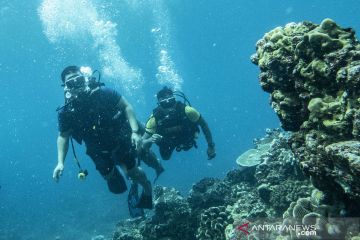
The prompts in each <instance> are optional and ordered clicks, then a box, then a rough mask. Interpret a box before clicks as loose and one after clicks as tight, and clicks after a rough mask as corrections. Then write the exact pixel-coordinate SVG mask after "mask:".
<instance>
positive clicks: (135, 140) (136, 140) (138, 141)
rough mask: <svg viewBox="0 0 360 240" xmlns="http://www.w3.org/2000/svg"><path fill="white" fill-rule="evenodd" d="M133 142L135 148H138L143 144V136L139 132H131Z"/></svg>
mask: <svg viewBox="0 0 360 240" xmlns="http://www.w3.org/2000/svg"><path fill="white" fill-rule="evenodd" d="M131 143H132V145H134V146H135V149H136V150H138V149H139V148H140V146H141V136H140V135H139V134H138V133H134V132H133V133H132V134H131Z"/></svg>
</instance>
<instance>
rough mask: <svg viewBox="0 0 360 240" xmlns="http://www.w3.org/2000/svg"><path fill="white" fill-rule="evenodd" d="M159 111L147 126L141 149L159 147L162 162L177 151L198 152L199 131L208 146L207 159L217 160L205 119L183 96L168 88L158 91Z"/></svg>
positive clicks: (156, 109)
mask: <svg viewBox="0 0 360 240" xmlns="http://www.w3.org/2000/svg"><path fill="white" fill-rule="evenodd" d="M175 96H178V97H182V98H183V99H184V102H183V103H182V102H180V101H177V100H176V99H175ZM156 97H157V100H158V107H157V108H155V109H154V110H153V113H152V115H151V116H150V118H149V120H148V121H147V123H146V127H145V130H146V132H145V134H144V135H143V148H145V149H148V148H150V146H151V144H152V143H156V144H157V145H158V146H159V150H160V155H161V157H162V159H164V160H169V159H170V157H171V155H172V152H173V151H174V150H176V151H177V152H180V151H188V150H189V149H191V148H192V147H195V148H197V145H196V139H197V138H198V135H199V133H200V129H199V126H200V127H201V129H202V131H203V133H204V135H205V138H206V141H207V144H208V148H207V155H208V159H209V160H210V159H213V158H214V157H215V156H216V152H215V144H214V142H213V139H212V136H211V131H210V129H209V127H208V124H207V123H206V121H205V119H204V118H203V117H202V116H201V115H200V113H199V112H198V111H197V110H196V109H195V108H193V107H191V105H190V102H189V101H188V100H187V98H186V96H185V95H184V93H182V92H180V91H173V90H171V89H170V88H168V87H164V88H163V89H161V90H160V91H159V92H158V93H157V95H156Z"/></svg>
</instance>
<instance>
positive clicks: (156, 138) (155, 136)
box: [151, 133, 163, 143]
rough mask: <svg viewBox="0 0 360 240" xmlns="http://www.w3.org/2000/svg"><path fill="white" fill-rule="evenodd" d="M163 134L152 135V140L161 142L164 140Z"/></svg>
mask: <svg viewBox="0 0 360 240" xmlns="http://www.w3.org/2000/svg"><path fill="white" fill-rule="evenodd" d="M162 138H163V136H161V135H160V134H157V133H154V134H153V135H152V136H151V142H153V143H159V142H160V141H161V140H162Z"/></svg>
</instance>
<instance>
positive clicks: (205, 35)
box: [0, 0, 360, 240]
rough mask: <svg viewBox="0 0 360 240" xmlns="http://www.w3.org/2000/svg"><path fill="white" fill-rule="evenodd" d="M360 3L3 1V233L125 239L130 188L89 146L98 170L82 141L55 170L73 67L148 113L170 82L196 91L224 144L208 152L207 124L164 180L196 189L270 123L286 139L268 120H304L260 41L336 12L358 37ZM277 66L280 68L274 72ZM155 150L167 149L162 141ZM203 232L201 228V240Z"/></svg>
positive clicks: (169, 165) (1, 236)
mask: <svg viewBox="0 0 360 240" xmlns="http://www.w3.org/2000/svg"><path fill="white" fill-rule="evenodd" d="M359 12H360V2H359V1H355V0H343V1H336V0H327V1H325V0H314V1H295V0H290V1H286V0H273V1H267V0H255V1H243V0H238V1H230V0H222V1H219V0H121V1H114V0H113V1H105V0H34V1H20V0H12V1H10V0H1V4H0V40H1V47H0V78H1V80H0V83H1V90H2V93H1V101H0V114H1V121H0V134H1V135H0V136H1V138H0V150H1V153H0V159H1V161H0V186H1V187H0V240H15V239H17V240H18V239H23V240H35V239H58V240H60V239H61V240H64V239H79V240H85V239H89V240H90V239H96V238H95V237H98V239H116V238H115V237H114V238H112V237H113V232H114V230H115V227H116V224H117V223H118V222H119V221H121V220H124V219H127V218H129V213H128V207H127V194H126V193H125V194H122V195H114V194H111V193H110V192H109V191H108V189H107V186H106V182H105V181H104V180H103V178H102V177H101V176H100V174H99V173H98V172H97V171H96V169H95V166H94V164H93V162H92V161H91V160H90V159H89V157H88V156H87V155H86V154H85V148H84V146H83V145H78V144H75V148H76V151H77V154H78V156H79V159H80V162H81V165H82V166H83V167H84V168H86V169H88V171H89V175H88V177H87V178H86V180H85V181H80V180H78V178H77V174H78V168H77V166H76V163H75V162H74V160H73V156H72V153H71V151H70V150H71V149H70V150H69V153H68V156H67V160H66V164H65V169H64V173H63V176H62V177H61V179H60V181H59V182H58V183H56V182H54V180H53V179H52V173H53V169H54V167H55V166H56V163H57V149H56V138H57V136H58V126H57V124H58V122H57V121H58V120H57V112H56V108H57V107H58V106H62V105H63V104H64V92H63V87H62V86H61V78H60V74H61V71H62V70H63V69H64V68H65V67H66V66H69V65H78V66H90V67H91V68H92V69H93V70H95V69H96V70H99V71H100V72H101V81H102V82H104V83H105V84H106V86H109V87H112V88H115V89H116V90H117V91H119V92H120V94H122V95H123V96H125V97H126V98H127V100H128V101H129V102H130V103H131V104H132V105H133V107H134V110H135V113H136V116H137V118H138V119H139V120H140V121H141V122H142V123H146V121H147V119H148V118H149V116H150V114H151V113H152V111H153V109H154V108H155V107H156V106H157V100H156V97H155V94H156V93H157V92H158V91H159V90H160V89H161V88H162V87H163V86H169V87H171V88H173V89H176V90H181V91H182V92H184V93H185V94H186V96H187V97H188V99H189V100H190V102H191V104H192V106H194V107H195V108H196V109H197V110H198V111H199V112H200V113H201V115H202V116H203V117H204V118H205V119H206V121H207V123H208V124H209V127H210V129H211V131H212V135H213V139H214V142H215V145H216V154H217V155H216V158H215V159H213V160H208V159H207V155H206V149H207V144H206V141H205V138H204V136H203V133H201V135H200V137H199V140H198V148H197V149H191V150H190V151H186V152H179V153H178V152H174V154H173V156H172V158H171V160H169V161H162V164H163V166H164V168H165V172H164V173H163V174H162V175H161V176H160V177H159V179H158V180H157V182H156V185H159V186H163V187H169V188H170V187H174V188H175V189H176V190H178V191H179V192H180V193H181V194H182V195H183V196H184V197H186V196H187V195H188V194H189V192H190V190H191V189H192V186H193V185H194V184H196V183H197V182H198V181H200V180H201V179H203V178H205V177H209V178H220V179H221V178H224V177H225V176H228V175H227V173H228V172H229V171H230V170H233V169H238V168H239V166H238V164H237V162H236V159H237V158H238V156H239V155H241V154H242V153H244V152H246V151H247V150H248V149H250V148H253V147H254V139H257V138H262V137H263V136H264V135H265V134H266V132H267V134H268V135H270V136H275V138H277V139H280V140H278V141H279V142H280V143H281V142H282V141H283V138H285V137H283V135H281V134H280V133H278V132H277V131H275V133H273V132H272V131H271V130H267V131H266V129H274V128H280V126H281V124H282V125H283V126H284V125H286V124H288V125H286V126H287V129H285V130H291V131H293V130H294V129H295V128H296V127H295V128H294V129H291V126H290V127H289V124H290V125H291V124H293V122H291V121H290V123H289V122H286V117H284V116H283V117H284V118H281V114H280V113H279V112H281V111H280V110H283V109H282V108H281V107H280V110H279V111H278V112H276V113H275V111H274V110H273V108H272V107H274V106H276V103H275V105H274V103H273V104H272V105H271V104H270V100H269V99H270V96H269V93H270V94H273V92H272V91H270V90H269V89H276V86H275V87H274V86H272V85H271V81H270V83H269V82H266V81H265V80H264V79H261V78H260V80H261V81H260V80H259V73H260V71H259V68H258V67H257V66H256V65H254V64H253V63H255V64H257V65H259V66H260V69H261V67H262V66H264V65H265V64H264V65H261V60H260V61H258V62H256V60H255V61H254V59H252V60H253V63H252V62H251V60H250V57H251V56H252V55H253V54H254V53H256V51H257V50H258V49H260V48H261V47H263V45H261V44H259V45H258V49H256V44H257V42H258V41H259V40H260V39H262V38H263V37H264V35H265V34H266V33H267V32H270V31H271V30H273V29H275V28H276V27H278V26H285V25H286V24H288V23H291V22H294V23H299V22H303V21H309V22H312V23H314V24H320V23H321V22H322V21H323V20H324V19H326V18H330V19H332V20H333V21H335V22H336V23H337V24H338V25H339V26H341V27H343V28H352V29H353V30H354V31H355V37H357V34H356V33H357V32H358V31H360V22H359V19H358V13H359ZM306 26H308V25H306ZM308 27H309V26H308ZM304 28H305V27H304ZM313 29H315V26H313V27H311V26H310V27H309V29H307V30H309V31H310V30H313ZM304 31H305V30H304ZM264 41H265V40H264ZM261 49H262V48H261ZM264 52H266V50H264ZM261 54H262V53H260V52H257V55H258V57H259V59H261V57H263V56H262V55H261ZM259 59H258V60H259ZM259 62H260V64H259ZM261 70H263V69H261ZM267 74H269V75H266V76H267V77H268V78H267V79H270V78H269V76H273V74H274V72H267ZM260 84H261V86H260ZM267 84H268V85H267ZM275 85H276V84H275ZM264 86H270V87H269V89H266V87H264ZM262 87H263V88H262ZM263 89H264V90H268V91H267V92H265V91H263ZM279 91H280V90H279ZM284 94H285V95H286V92H285V93H284ZM271 96H274V95H271ZM273 100H274V98H273ZM319 101H320V100H319ZM274 102H276V101H275V100H274ZM314 104H315V103H314ZM321 104H324V103H321ZM325 105H326V104H325ZM275 108H276V107H275ZM314 108H315V107H314ZM306 109H307V108H306ZM277 114H278V115H280V117H278V116H277ZM279 119H280V120H279ZM271 134H273V135H271ZM279 134H280V135H279ZM278 135H279V136H280V137H279V136H278ZM344 135H346V134H344ZM284 141H285V140H284ZM299 141H300V140H299ZM255 142H256V141H255ZM256 143H257V144H259V142H256ZM261 144H262V143H261ZM264 144H265V143H264ZM152 149H153V150H154V151H155V153H156V154H157V155H158V157H160V155H159V152H158V148H157V146H153V147H152ZM279 149H281V147H278V148H276V149H275V150H274V152H276V151H280V150H279ZM329 151H331V149H330V150H329ZM280 158H281V157H279V159H280ZM301 161H303V159H302V160H301ZM303 162H305V163H306V161H305V160H304V161H303ZM310 165H311V164H310ZM142 167H143V169H144V170H145V172H146V174H147V175H148V177H149V178H150V179H153V178H154V177H155V174H154V171H153V169H151V168H149V167H147V166H146V165H145V164H142ZM310 175H311V174H310ZM249 188H250V187H249ZM261 189H262V188H261ZM169 191H170V190H169ZM309 191H310V190H309ZM169 194H174V193H171V191H170V193H169ZM224 196H225V195H224ZM190 202H191V201H190ZM287 208H288V206H286V207H279V209H281V210H284V211H285V210H286V209H287ZM209 211H211V210H209ZM279 211H280V210H279ZM284 211H283V212H284ZM148 213H149V212H148ZM204 214H205V213H204ZM205 215H206V214H205ZM224 221H225V220H224ZM201 226H202V225H201V224H200V226H199V228H201ZM149 231H150V230H149ZM204 234H205V233H202V232H201V231H200V230H198V232H197V234H196V236H197V239H206V235H204ZM101 236H103V238H100V237H101ZM116 236H117V235H116ZM118 239H120V238H118ZM134 239H135V238H134ZM174 239H177V238H174ZM189 239H191V238H189ZM214 239H215V238H214ZM219 239H221V238H219ZM228 239H230V238H228Z"/></svg>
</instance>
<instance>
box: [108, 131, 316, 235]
mask: <svg viewBox="0 0 360 240" xmlns="http://www.w3.org/2000/svg"><path fill="white" fill-rule="evenodd" d="M290 138H291V134H290V133H287V132H283V131H281V130H279V129H273V130H271V129H268V130H267V131H266V135H265V137H263V138H261V139H255V140H254V149H257V151H258V154H259V157H260V158H261V159H262V161H261V164H258V165H256V166H253V167H251V169H252V170H251V171H248V169H245V170H243V169H234V170H231V171H229V172H228V173H227V175H226V177H225V178H224V179H222V180H220V179H215V178H204V179H202V180H200V181H199V182H198V183H196V184H194V185H193V186H192V189H191V191H190V192H189V195H188V196H187V198H184V197H182V196H181V195H180V194H179V193H178V192H177V191H176V190H175V189H172V188H165V187H160V186H157V187H156V188H155V189H154V192H155V202H154V208H155V209H154V214H153V215H151V216H147V217H146V218H144V219H138V220H136V221H132V222H131V224H129V222H127V221H124V222H120V223H119V224H118V227H117V230H116V232H115V234H114V238H113V240H124V239H130V240H135V239H136V240H140V239H141V240H155V239H163V240H165V239H182V240H194V239H201V240H213V239H240V238H236V237H237V236H240V235H241V232H239V230H238V227H239V226H240V225H242V224H244V222H247V221H250V220H251V221H252V222H263V221H264V219H271V218H278V219H279V221H280V220H281V219H280V218H281V216H282V214H283V212H284V211H285V210H286V209H287V208H288V206H289V204H290V203H291V202H294V201H296V200H297V199H298V198H301V197H306V196H309V195H310V193H311V191H312V189H313V187H312V186H310V184H309V183H310V182H309V181H308V180H307V179H305V178H304V176H303V174H302V172H301V171H299V167H298V162H297V160H296V159H295V157H294V155H293V153H292V152H291V150H290V145H289V139H290ZM279 223H281V221H280V222H279ZM124 228H130V229H128V230H124ZM130 233H132V234H133V236H132V235H129V234H130ZM251 234H252V236H253V237H256V238H259V236H258V235H256V234H257V233H256V232H253V233H251ZM272 234H273V233H272ZM274 238H275V237H273V236H272V235H266V237H265V238H261V237H260V238H259V239H274Z"/></svg>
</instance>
